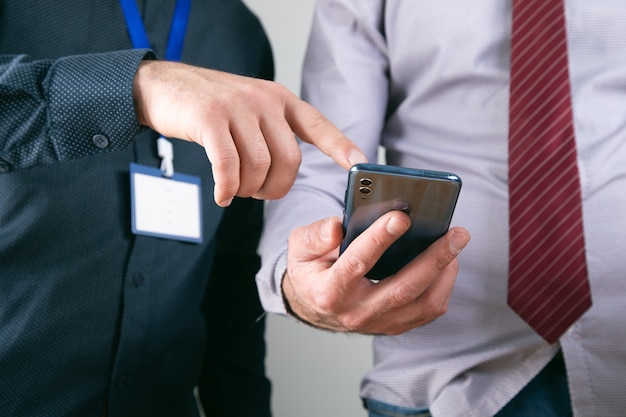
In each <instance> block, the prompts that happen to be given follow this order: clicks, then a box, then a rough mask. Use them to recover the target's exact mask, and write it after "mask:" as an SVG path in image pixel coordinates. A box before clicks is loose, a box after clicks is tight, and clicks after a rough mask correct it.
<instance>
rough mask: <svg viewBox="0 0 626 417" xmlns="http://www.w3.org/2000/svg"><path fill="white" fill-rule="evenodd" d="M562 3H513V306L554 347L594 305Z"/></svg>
mask: <svg viewBox="0 0 626 417" xmlns="http://www.w3.org/2000/svg"><path fill="white" fill-rule="evenodd" d="M563 9H564V6H563V2H562V0H530V1H529V0H513V21H512V41H511V85H510V102H509V232H510V252H509V290H508V302H509V305H510V306H511V308H512V309H513V310H515V311H516V312H517V314H519V316H520V317H522V318H523V319H524V320H525V321H526V322H527V323H528V324H529V325H530V326H531V327H533V328H534V329H535V330H536V331H537V333H539V335H541V336H542V337H543V338H544V339H545V340H546V341H548V342H549V343H554V342H556V341H557V340H558V339H559V337H560V336H561V335H562V334H563V333H564V332H565V331H566V330H567V329H568V328H569V327H570V326H571V325H572V324H573V323H574V322H575V321H576V320H577V319H578V318H579V317H580V316H581V315H582V314H583V313H584V312H585V311H586V310H587V309H588V308H589V307H590V306H591V294H590V288H589V282H588V279H587V266H586V261H585V244H584V236H583V224H582V203H581V191H580V179H579V174H578V164H577V151H576V141H575V137H574V127H573V118H572V109H571V96H570V82H569V70H568V58H567V35H566V27H565V15H564V10H563Z"/></svg>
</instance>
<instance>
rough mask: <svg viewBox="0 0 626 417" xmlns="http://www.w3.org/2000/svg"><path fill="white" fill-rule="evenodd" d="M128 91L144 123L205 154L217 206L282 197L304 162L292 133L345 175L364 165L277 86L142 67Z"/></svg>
mask: <svg viewBox="0 0 626 417" xmlns="http://www.w3.org/2000/svg"><path fill="white" fill-rule="evenodd" d="M133 90H134V100H135V108H136V111H137V117H138V120H139V122H140V123H141V124H143V125H145V126H148V127H150V128H152V129H154V130H156V131H157V132H159V133H161V134H162V135H164V136H167V137H174V138H178V139H183V140H188V141H192V142H196V143H198V144H200V145H202V146H203V147H204V148H205V150H206V153H207V156H208V158H209V160H210V161H211V163H212V167H213V175H214V177H215V183H216V185H215V195H214V197H215V201H216V202H217V203H218V204H219V205H221V206H227V205H228V204H230V201H231V200H232V199H233V197H234V196H239V197H250V196H252V197H255V198H259V199H277V198H281V197H283V196H284V195H285V194H286V193H287V191H288V190H289V188H290V187H291V186H292V184H293V182H294V180H295V177H296V174H297V171H298V167H299V166H300V161H301V153H300V149H299V147H298V144H297V142H296V139H295V136H294V133H295V134H296V135H298V136H299V137H300V138H301V139H302V140H303V141H305V142H308V143H311V144H313V145H315V146H317V147H318V148H319V149H320V150H321V151H322V152H324V153H325V154H326V155H329V156H330V157H332V158H333V159H334V160H335V161H336V162H337V163H338V164H339V165H340V166H342V167H343V168H345V169H349V168H350V167H351V166H352V165H354V164H355V163H358V162H365V161H366V158H365V156H364V155H363V153H362V152H361V150H360V149H359V148H358V147H357V146H356V145H355V144H354V143H352V142H351V141H350V140H349V139H348V138H347V137H346V136H345V135H343V134H342V133H341V132H340V131H339V130H338V129H337V128H336V127H335V126H334V125H333V124H332V123H331V122H330V121H329V120H328V119H326V117H324V116H323V115H322V114H321V113H320V112H319V111H317V110H316V109H315V108H313V107H312V106H310V105H309V104H307V103H306V102H304V101H302V100H300V99H299V98H298V97H296V96H295V95H294V94H292V93H291V92H289V90H288V89H287V88H285V87H283V86H281V85H280V84H277V83H275V82H271V81H266V80H260V79H255V78H250V77H243V76H239V75H234V74H228V73H224V72H220V71H215V70H208V69H204V68H199V67H193V66H190V65H186V64H181V63H175V62H165V61H143V62H142V63H141V64H140V66H139V68H138V70H137V74H136V76H135V81H134V86H133Z"/></svg>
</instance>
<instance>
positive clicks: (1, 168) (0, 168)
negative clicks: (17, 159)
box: [0, 160, 11, 174]
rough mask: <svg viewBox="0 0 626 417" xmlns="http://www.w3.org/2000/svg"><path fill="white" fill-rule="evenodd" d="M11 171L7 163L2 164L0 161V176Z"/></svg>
mask: <svg viewBox="0 0 626 417" xmlns="http://www.w3.org/2000/svg"><path fill="white" fill-rule="evenodd" d="M10 170H11V165H9V163H8V162H4V161H1V160H0V174H3V173H5V172H9V171H10Z"/></svg>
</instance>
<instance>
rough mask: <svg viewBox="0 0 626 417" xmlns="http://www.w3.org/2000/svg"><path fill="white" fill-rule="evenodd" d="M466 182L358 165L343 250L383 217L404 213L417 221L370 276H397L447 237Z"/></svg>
mask: <svg viewBox="0 0 626 417" xmlns="http://www.w3.org/2000/svg"><path fill="white" fill-rule="evenodd" d="M461 184H462V183H461V179H460V178H459V177H458V176H457V175H455V174H452V173H449V172H440V171H429V170H421V169H411V168H403V167H396V166H391V165H377V164H357V165H355V166H353V167H352V168H351V169H350V172H349V174H348V186H347V188H346V195H345V201H344V219H343V229H344V239H343V241H342V244H341V249H340V252H341V253H343V252H344V250H345V249H346V248H347V247H348V245H349V244H350V242H352V241H353V240H354V239H355V238H356V237H357V236H359V235H360V234H361V233H362V232H363V231H364V230H365V229H367V228H368V227H369V226H370V225H371V224H372V223H373V222H374V221H376V219H378V218H379V217H380V216H382V215H383V214H385V213H387V212H389V211H391V210H401V211H403V212H405V213H406V214H408V215H409V217H410V219H411V227H410V229H409V230H408V231H407V232H406V233H405V234H404V235H402V236H401V237H400V238H399V239H398V240H397V241H396V242H394V243H393V244H392V246H391V247H390V248H389V249H387V251H386V252H385V253H384V254H383V256H382V257H381V258H380V259H379V260H378V262H377V263H376V265H374V267H373V268H372V269H371V270H370V271H369V272H368V273H367V274H366V277H367V278H369V279H373V280H380V279H383V278H385V277H388V276H390V275H392V274H394V273H396V272H397V271H398V270H400V269H401V268H402V267H403V266H405V265H406V264H408V263H409V262H410V261H411V260H412V259H413V258H415V257H416V256H417V255H419V254H420V253H421V252H422V251H424V250H425V249H426V248H427V247H428V246H429V245H430V244H431V243H433V242H434V241H435V240H437V239H439V238H440V237H441V236H443V235H444V234H445V233H446V231H447V230H448V228H449V227H450V221H451V220H452V215H453V213H454V208H455V206H456V202H457V199H458V196H459V192H460V190H461Z"/></svg>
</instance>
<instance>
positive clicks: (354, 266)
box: [342, 251, 369, 275]
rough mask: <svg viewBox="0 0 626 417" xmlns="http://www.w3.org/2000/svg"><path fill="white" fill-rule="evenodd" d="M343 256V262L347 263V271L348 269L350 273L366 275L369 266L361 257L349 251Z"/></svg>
mask: <svg viewBox="0 0 626 417" xmlns="http://www.w3.org/2000/svg"><path fill="white" fill-rule="evenodd" d="M342 256H343V262H344V263H345V269H347V270H348V271H349V272H350V273H356V274H358V275H365V273H366V272H367V271H368V269H369V267H368V265H367V264H366V263H365V262H363V260H362V259H361V258H360V257H358V256H355V255H353V254H351V253H350V252H348V251H346V252H344V254H343V255H342Z"/></svg>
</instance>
